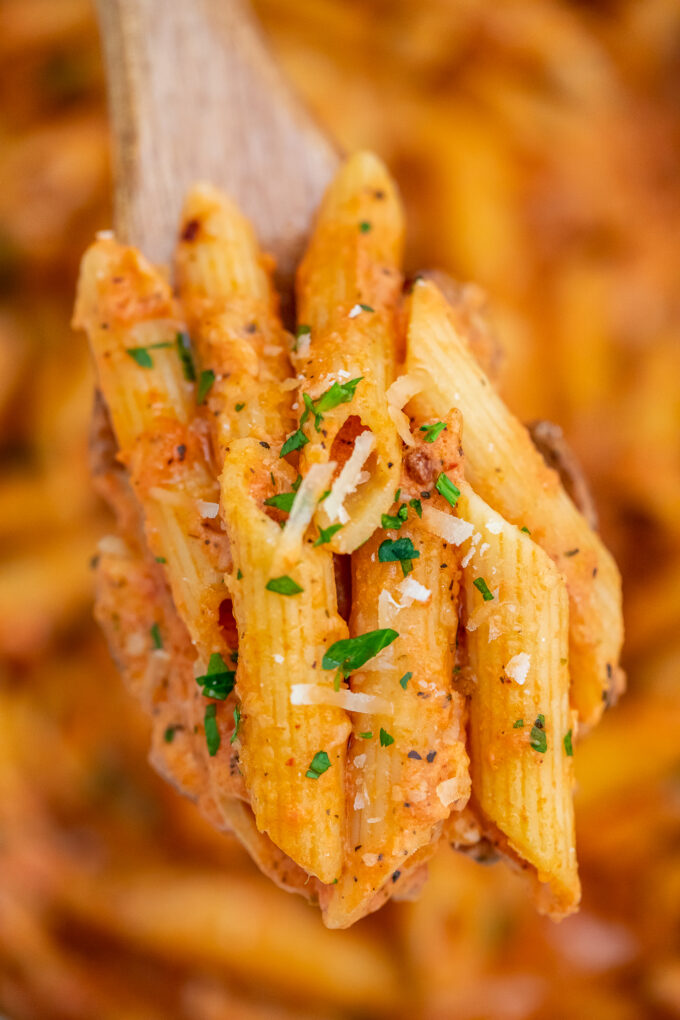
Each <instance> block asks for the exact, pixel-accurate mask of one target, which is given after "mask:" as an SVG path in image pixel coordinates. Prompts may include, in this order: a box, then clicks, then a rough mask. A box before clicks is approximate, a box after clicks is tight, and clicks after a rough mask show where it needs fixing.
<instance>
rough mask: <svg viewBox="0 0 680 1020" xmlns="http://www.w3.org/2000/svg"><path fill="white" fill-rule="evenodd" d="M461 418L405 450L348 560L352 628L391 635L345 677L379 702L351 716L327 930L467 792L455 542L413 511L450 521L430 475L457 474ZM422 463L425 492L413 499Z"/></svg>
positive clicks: (361, 903)
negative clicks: (432, 511) (428, 510)
mask: <svg viewBox="0 0 680 1020" xmlns="http://www.w3.org/2000/svg"><path fill="white" fill-rule="evenodd" d="M458 425H459V421H458V420H457V418H456V416H455V415H454V416H452V417H451V419H450V420H449V422H448V425H447V434H445V435H443V436H442V437H441V439H439V440H437V441H435V442H433V443H431V444H430V443H423V441H422V439H421V440H420V441H419V442H418V445H417V446H416V447H414V448H413V449H412V450H411V451H410V452H409V454H408V455H407V458H406V460H405V471H404V473H403V476H402V485H401V487H400V490H399V492H398V493H397V501H396V503H395V505H394V507H393V508H392V513H391V514H390V515H388V517H387V518H384V519H383V525H384V529H386V530H384V529H379V530H378V531H376V533H375V534H374V535H373V536H372V537H371V538H370V539H369V540H368V542H366V543H365V544H364V545H363V546H362V547H361V548H360V549H358V550H357V551H356V552H355V553H354V555H353V557H352V592H353V609H352V617H351V621H350V631H351V633H352V635H361V634H364V633H366V632H367V631H372V630H374V629H386V628H389V629H392V630H393V631H394V632H397V633H398V637H397V638H396V640H394V642H393V643H392V644H391V645H390V646H389V647H388V648H385V650H384V651H382V652H381V653H380V655H379V656H378V657H377V658H375V659H372V660H371V661H370V662H368V663H367V664H366V665H365V666H364V667H363V668H362V669H359V670H358V671H357V672H355V673H353V675H352V678H351V687H352V691H353V692H356V693H357V695H359V696H361V695H363V696H364V697H369V698H374V699H376V700H378V701H381V702H383V703H384V706H385V707H382V706H381V707H380V709H379V710H376V711H375V712H374V713H372V714H362V715H355V716H354V718H353V729H352V738H351V742H350V749H349V765H348V775H347V834H346V837H345V865H344V868H343V873H342V876H341V878H340V881H339V882H338V884H337V885H334V886H332V887H331V888H330V889H328V890H327V892H326V894H325V895H324V896H323V897H322V906H323V908H324V920H325V922H326V924H327V925H329V926H330V927H347V926H348V925H350V924H353V923H354V922H355V921H356V920H358V918H360V917H362V916H363V915H364V914H366V913H368V912H369V911H371V910H376V909H378V907H380V906H381V905H382V903H383V902H384V900H385V899H387V898H388V897H389V896H390V895H391V894H392V892H394V891H395V890H396V888H397V886H396V883H397V880H398V879H399V877H400V875H401V874H402V872H403V871H404V870H405V869H407V868H409V867H410V866H412V864H414V863H416V862H417V863H419V862H421V861H423V860H427V858H428V857H429V856H430V853H431V852H433V849H434V846H435V845H436V842H437V840H438V837H439V832H440V829H441V826H442V823H443V821H444V820H445V819H446V818H448V816H449V814H450V813H451V811H457V810H460V809H461V808H463V807H464V806H465V804H466V803H467V800H468V797H469V793H470V776H469V770H468V755H467V751H466V749H465V721H466V718H465V717H466V709H465V699H464V697H463V696H462V695H461V694H460V693H458V691H456V690H455V689H454V687H453V683H452V676H453V667H454V653H455V644H456V631H457V628H458V599H459V556H458V550H457V547H456V545H455V543H452V542H451V541H450V540H446V539H444V538H442V537H441V535H440V534H434V533H433V532H432V531H430V530H428V528H427V526H426V523H425V521H424V520H423V519H422V518H423V507H422V504H423V503H424V502H426V503H427V505H428V506H429V505H430V503H432V504H435V505H436V507H437V512H439V513H441V514H442V516H443V517H444V518H445V519H446V518H449V517H450V518H451V519H453V520H455V518H454V517H453V513H452V508H451V506H450V505H449V504H448V503H447V501H446V499H445V498H444V497H443V496H442V495H440V493H439V491H438V490H437V489H436V488H435V487H434V480H435V478H437V477H440V473H441V472H443V471H444V469H445V468H448V469H449V473H451V474H452V476H453V477H456V478H458V479H459V477H460V474H461V471H460V467H459V457H458ZM426 465H427V468H426ZM409 468H410V469H411V471H413V473H414V474H415V475H416V476H417V477H415V478H414V477H413V476H412V474H409ZM426 470H429V471H431V476H430V477H431V483H432V491H431V492H429V491H428V493H427V495H428V497H429V498H428V499H427V500H425V499H421V485H422V476H423V472H425V471H426ZM454 472H455V473H454ZM446 477H447V478H448V474H447V475H446ZM449 483H450V484H452V483H451V482H450V479H449ZM440 484H441V483H440ZM409 554H412V558H410V556H409Z"/></svg>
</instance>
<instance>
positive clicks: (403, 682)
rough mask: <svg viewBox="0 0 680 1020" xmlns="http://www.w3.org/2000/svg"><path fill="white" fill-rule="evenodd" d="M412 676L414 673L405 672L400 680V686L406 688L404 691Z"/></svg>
mask: <svg viewBox="0 0 680 1020" xmlns="http://www.w3.org/2000/svg"><path fill="white" fill-rule="evenodd" d="M412 676H413V673H404V675H403V677H402V678H401V680H400V681H399V686H400V687H401V688H402V690H404V691H405V690H406V685H407V683H408V682H409V680H410V679H411V677H412Z"/></svg>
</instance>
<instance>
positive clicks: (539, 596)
mask: <svg viewBox="0 0 680 1020" xmlns="http://www.w3.org/2000/svg"><path fill="white" fill-rule="evenodd" d="M460 488H461V495H460V500H459V503H458V511H459V514H460V517H461V519H464V520H466V521H468V522H469V523H470V524H471V525H472V526H473V528H474V533H473V535H472V536H471V538H469V539H468V540H467V541H466V543H465V544H464V546H463V550H464V552H465V555H464V556H463V560H462V563H463V578H464V591H465V603H466V613H465V628H466V642H467V652H468V662H469V669H470V674H471V692H472V693H471V699H470V759H471V770H472V793H473V802H474V803H475V804H476V805H477V806H478V807H479V809H480V810H481V812H482V816H483V818H485V819H487V820H488V821H489V822H491V823H492V825H494V826H496V827H497V828H498V830H500V832H501V833H502V835H503V836H504V837H505V838H506V839H507V843H508V847H509V849H510V851H514V852H515V853H516V854H517V855H518V857H519V858H520V860H521V861H525V862H526V863H527V864H528V865H530V867H531V869H532V874H533V875H534V876H535V879H536V880H537V897H536V898H537V903H538V907H539V909H540V910H542V911H543V912H544V913H548V914H550V915H551V916H553V917H562V916H564V915H565V914H569V913H571V912H572V911H574V910H575V909H576V907H577V906H578V902H579V898H580V886H579V880H578V873H577V866H576V850H575V845H574V840H575V836H574V810H573V793H572V790H573V784H574V769H573V757H572V753H573V752H572V748H573V737H574V721H573V718H572V713H571V711H570V709H569V665H568V655H569V652H568V627H569V620H568V615H569V607H568V599H567V593H566V588H565V583H564V580H563V578H562V577H561V575H560V573H559V571H558V570H557V567H556V566H555V564H554V563H553V562H552V561H551V560H550V558H549V557H548V556H547V555H546V554H545V553H544V552H543V550H542V549H540V547H539V546H538V545H536V543H535V542H534V541H533V540H532V539H531V538H530V537H529V536H528V535H525V534H523V533H522V532H521V531H520V529H519V528H517V527H515V526H514V525H512V524H509V523H508V522H507V521H506V520H505V519H504V518H503V517H501V515H500V514H498V513H496V512H495V511H494V510H492V509H491V507H490V506H489V505H488V504H487V503H485V502H484V501H483V500H482V499H481V498H480V497H479V496H478V495H476V493H475V492H474V491H473V490H472V488H471V487H470V486H469V485H468V484H466V483H462V484H461V487H460ZM501 845H502V841H501Z"/></svg>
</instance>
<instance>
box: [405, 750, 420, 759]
mask: <svg viewBox="0 0 680 1020" xmlns="http://www.w3.org/2000/svg"><path fill="white" fill-rule="evenodd" d="M406 757H407V758H413V759H414V760H415V761H422V760H423V759H422V756H421V755H419V754H418V752H417V751H409V753H408V754H407V756H406Z"/></svg>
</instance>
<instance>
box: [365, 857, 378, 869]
mask: <svg viewBox="0 0 680 1020" xmlns="http://www.w3.org/2000/svg"><path fill="white" fill-rule="evenodd" d="M361 859H362V861H363V862H364V864H365V865H366V867H367V868H374V867H375V866H376V864H377V863H378V855H377V854H362V857H361Z"/></svg>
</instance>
